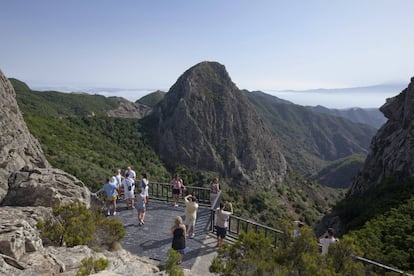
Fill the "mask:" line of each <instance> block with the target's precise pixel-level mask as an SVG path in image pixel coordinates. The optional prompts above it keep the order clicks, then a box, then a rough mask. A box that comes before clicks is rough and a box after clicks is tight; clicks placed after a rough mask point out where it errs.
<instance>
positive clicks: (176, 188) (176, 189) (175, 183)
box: [171, 174, 185, 207]
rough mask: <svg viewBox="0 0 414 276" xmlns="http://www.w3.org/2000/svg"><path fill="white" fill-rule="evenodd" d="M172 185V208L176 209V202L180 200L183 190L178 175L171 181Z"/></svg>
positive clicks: (182, 184) (181, 181)
mask: <svg viewBox="0 0 414 276" xmlns="http://www.w3.org/2000/svg"><path fill="white" fill-rule="evenodd" d="M171 184H172V194H173V197H174V207H178V200H179V198H180V194H181V191H182V190H183V189H185V186H184V183H183V180H182V179H181V177H180V175H179V174H176V175H175V177H174V179H173V180H171Z"/></svg>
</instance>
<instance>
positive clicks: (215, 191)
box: [210, 177, 220, 206]
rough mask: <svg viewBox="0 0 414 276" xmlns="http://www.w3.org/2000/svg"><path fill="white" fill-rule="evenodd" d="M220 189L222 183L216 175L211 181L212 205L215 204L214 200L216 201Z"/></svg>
mask: <svg viewBox="0 0 414 276" xmlns="http://www.w3.org/2000/svg"><path fill="white" fill-rule="evenodd" d="M219 191H220V185H219V180H218V177H215V178H214V179H213V181H212V182H211V183H210V201H211V206H213V204H214V202H215V201H216V198H217V195H218V192H219Z"/></svg>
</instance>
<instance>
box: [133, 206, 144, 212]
mask: <svg viewBox="0 0 414 276" xmlns="http://www.w3.org/2000/svg"><path fill="white" fill-rule="evenodd" d="M135 209H137V211H138V212H144V213H145V207H142V206H141V207H139V208H137V207H135Z"/></svg>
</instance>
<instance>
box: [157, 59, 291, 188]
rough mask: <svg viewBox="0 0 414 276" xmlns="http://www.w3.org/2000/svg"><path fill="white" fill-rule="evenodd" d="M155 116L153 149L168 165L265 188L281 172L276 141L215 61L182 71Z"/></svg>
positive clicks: (282, 161)
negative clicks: (208, 172) (213, 173)
mask: <svg viewBox="0 0 414 276" xmlns="http://www.w3.org/2000/svg"><path fill="white" fill-rule="evenodd" d="M155 116H156V118H157V120H158V124H157V125H158V126H157V127H158V129H157V132H158V135H157V137H159V140H158V151H159V154H160V157H161V158H162V159H163V160H164V161H166V162H167V163H170V164H174V163H176V162H179V163H182V164H185V165H187V166H189V167H197V168H201V169H205V170H210V171H214V172H220V173H221V174H223V175H225V176H227V177H230V178H232V179H233V181H234V182H237V183H243V182H247V183H250V182H252V183H263V184H262V185H270V186H271V184H274V183H275V182H276V181H277V180H281V179H282V178H283V177H284V175H285V173H286V161H285V159H284V156H283V154H282V153H281V152H280V150H279V146H278V143H277V142H276V141H275V140H274V138H273V136H272V135H271V134H270V131H269V130H268V129H267V128H266V127H265V125H264V123H263V122H262V121H261V119H260V117H259V115H258V114H257V113H256V111H255V110H254V108H253V107H252V106H251V105H250V103H249V101H248V100H247V98H246V97H245V96H244V95H243V94H242V92H241V91H240V90H239V89H238V88H237V87H236V85H235V84H234V83H233V82H232V81H231V79H230V77H229V74H228V73H227V71H226V69H225V67H224V66H223V65H221V64H219V63H217V62H201V63H199V64H197V65H195V66H193V67H191V68H190V69H188V70H187V71H186V72H184V74H182V75H181V76H180V77H179V78H178V80H177V82H176V83H175V84H174V85H173V86H172V87H171V89H170V90H169V92H168V93H167V94H166V95H165V98H164V100H163V101H162V102H161V104H160V105H159V106H158V110H157V111H156V112H155Z"/></svg>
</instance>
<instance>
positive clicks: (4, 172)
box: [0, 71, 50, 202]
mask: <svg viewBox="0 0 414 276" xmlns="http://www.w3.org/2000/svg"><path fill="white" fill-rule="evenodd" d="M0 99H1V100H0V129H1V136H0V202H1V201H2V200H3V198H4V197H5V196H6V194H7V191H8V179H9V176H10V174H11V173H12V172H15V171H18V170H20V169H21V168H23V167H24V166H26V165H30V166H34V167H37V168H49V167H50V166H49V163H48V162H47V160H46V158H45V157H44V155H43V151H42V149H41V147H40V144H39V142H38V141H37V140H36V139H35V138H34V137H33V136H32V135H31V134H30V132H29V130H28V129H27V126H26V124H25V122H24V120H23V116H22V114H21V112H20V109H19V107H18V105H17V102H16V94H15V92H14V89H13V86H12V85H11V83H10V81H9V80H8V79H7V78H6V77H5V76H4V75H3V73H2V72H1V71H0Z"/></svg>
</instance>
